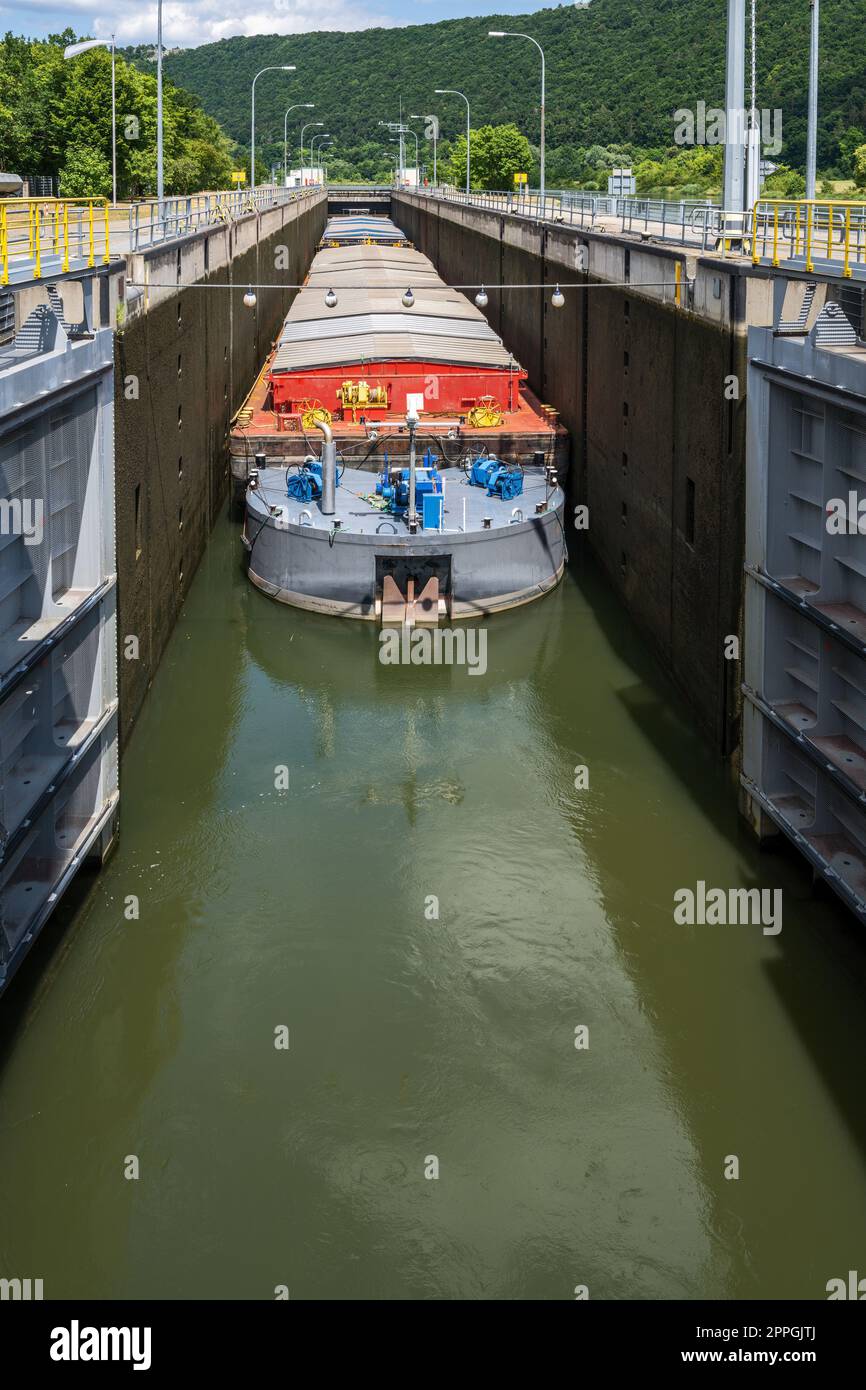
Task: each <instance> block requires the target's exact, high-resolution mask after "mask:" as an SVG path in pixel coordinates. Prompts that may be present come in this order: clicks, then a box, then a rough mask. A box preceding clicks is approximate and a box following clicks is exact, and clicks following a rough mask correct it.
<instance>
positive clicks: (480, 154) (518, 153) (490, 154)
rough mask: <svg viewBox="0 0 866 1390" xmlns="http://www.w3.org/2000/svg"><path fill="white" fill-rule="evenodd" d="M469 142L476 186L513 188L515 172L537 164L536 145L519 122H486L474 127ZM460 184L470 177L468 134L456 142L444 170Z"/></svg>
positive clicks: (526, 170)
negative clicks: (521, 128)
mask: <svg viewBox="0 0 866 1390" xmlns="http://www.w3.org/2000/svg"><path fill="white" fill-rule="evenodd" d="M469 133H470V142H469V161H470V178H471V181H472V187H473V188H513V187H514V175H515V174H518V173H526V172H528V171H529V170H530V169H531V168H532V165H533V158H532V146H531V145H530V143H529V141H528V140H527V138H526V136H525V135H521V133H520V131H519V130H518V129H517V126H515V125H500V126H491V125H484V126H481V127H480V129H478V130H472V131H470V132H469ZM444 172H445V173H446V177H447V178H448V180H449V181H450V182H451V183H455V184H457V185H458V187H459V186H460V185H461V184H464V185H465V180H466V136H465V135H462V136H461V137H460V139H459V140H456V141H455V142H454V146H453V148H452V151H451V155H450V158H449V160H448V164H447V168H446V169H445V171H444Z"/></svg>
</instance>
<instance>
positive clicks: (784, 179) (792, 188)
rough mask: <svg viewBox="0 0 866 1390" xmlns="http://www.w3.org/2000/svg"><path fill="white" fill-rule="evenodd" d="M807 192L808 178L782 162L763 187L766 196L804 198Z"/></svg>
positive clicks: (762, 190)
mask: <svg viewBox="0 0 866 1390" xmlns="http://www.w3.org/2000/svg"><path fill="white" fill-rule="evenodd" d="M805 192H806V180H805V179H804V177H803V175H802V174H800V173H798V172H797V170H796V169H789V168H788V167H787V165H785V164H780V165H779V167H778V169H775V170H774V171H773V173H772V174H770V176H769V178H768V179H766V180H765V182H764V187H763V188H762V189H761V193H762V196H763V197H764V198H802V197H803V196H804V194H805Z"/></svg>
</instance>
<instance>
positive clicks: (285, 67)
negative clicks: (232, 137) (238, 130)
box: [250, 63, 295, 190]
mask: <svg viewBox="0 0 866 1390" xmlns="http://www.w3.org/2000/svg"><path fill="white" fill-rule="evenodd" d="M294 71H295V65H294V63H281V64H280V65H279V66H278V67H271V68H262V70H261V72H257V73H256V75H255V77H254V78H253V88H252V97H251V103H250V106H251V110H250V188H251V189H253V190H255V186H256V83H257V82H258V80H259V78H260V77H261V76H262V74H263V73H266V72H294Z"/></svg>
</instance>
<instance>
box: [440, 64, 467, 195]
mask: <svg viewBox="0 0 866 1390" xmlns="http://www.w3.org/2000/svg"><path fill="white" fill-rule="evenodd" d="M436 95H437V97H463V100H464V101H465V102H466V196H467V197H468V196H469V98H468V97H467V96H465V95H464V93H463V92H457V91H455V90H454V88H453V87H437V88H436Z"/></svg>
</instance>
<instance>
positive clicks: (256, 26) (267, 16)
mask: <svg viewBox="0 0 866 1390" xmlns="http://www.w3.org/2000/svg"><path fill="white" fill-rule="evenodd" d="M0 14H3V15H4V16H5V15H9V17H10V21H11V22H10V21H7V27H9V28H11V29H13V30H14V31H15V32H19V31H20V30H21V29H27V30H28V31H30V32H33V33H35V32H36V31H37V30H38V31H39V32H41V33H43V34H46V33H49V32H55V33H56V32H59V31H60V30H62V29H64V28H65V27H66V26H67V25H71V26H72V27H73V28H75V29H76V30H78V32H79V33H85V32H87V33H91V34H93V35H94V36H95V37H96V38H107V37H108V35H109V34H110V33H111V31H112V29H113V30H114V31H115V33H116V34H117V42H118V44H133V43H154V44H155V43H156V0H146V3H145V4H143V5H142V4H141V3H136V2H135V0H112V3H111V4H110V5H101V4H99V3H94V0H59V2H58V0H19V3H16V4H15V7H14V12H13V11H11V10H10V9H9V8H8V7H7V6H5V5H0ZM13 14H14V18H13ZM108 15H110V17H107V16H108ZM25 16H26V17H27V18H25ZM28 20H29V22H28ZM162 23H163V42H164V43H165V45H166V46H167V47H169V48H171V47H176V46H178V45H184V46H197V45H198V44H203V43H213V42H215V41H216V40H218V39H228V38H233V37H234V36H235V35H240V34H246V35H249V34H304V33H309V32H311V31H314V30H322V29H328V30H333V29H338V30H345V31H349V30H356V29H370V28H375V27H378V26H381V27H383V28H390V27H392V26H393V25H394V20H393V18H392V17H390V16H389V15H387V14H385V13H379V12H378V11H376V10H374V9H367V8H366V7H365V6H363V5H358V4H355V3H353V0H316V3H315V4H313V3H311V0H271V3H267V4H263V3H262V0H168V3H166V4H164V5H163V19H162Z"/></svg>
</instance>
